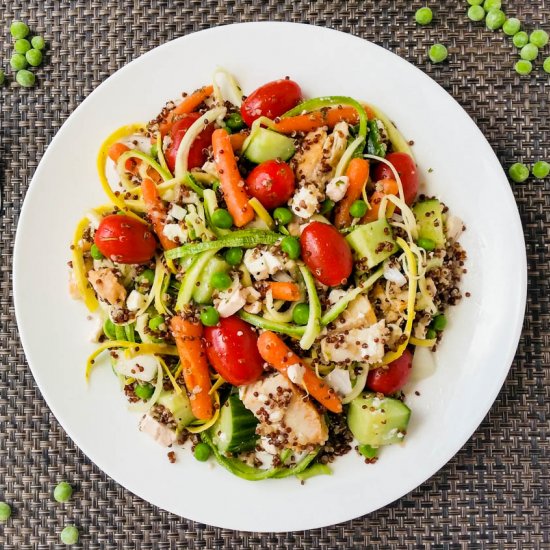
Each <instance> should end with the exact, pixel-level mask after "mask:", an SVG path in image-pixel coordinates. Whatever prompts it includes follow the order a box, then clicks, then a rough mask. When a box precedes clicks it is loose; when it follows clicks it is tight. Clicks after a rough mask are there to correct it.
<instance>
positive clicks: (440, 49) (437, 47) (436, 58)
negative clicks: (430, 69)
mask: <svg viewBox="0 0 550 550" xmlns="http://www.w3.org/2000/svg"><path fill="white" fill-rule="evenodd" d="M428 55H429V57H430V60H431V61H432V63H441V62H442V61H445V59H447V55H448V51H447V48H446V47H445V46H444V45H443V44H434V45H433V46H432V47H431V48H430V50H429V52H428Z"/></svg>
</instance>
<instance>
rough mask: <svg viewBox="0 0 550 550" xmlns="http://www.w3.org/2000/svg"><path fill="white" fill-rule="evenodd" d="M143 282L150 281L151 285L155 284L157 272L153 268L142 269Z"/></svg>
mask: <svg viewBox="0 0 550 550" xmlns="http://www.w3.org/2000/svg"><path fill="white" fill-rule="evenodd" d="M139 279H140V282H141V283H144V282H146V283H149V284H150V285H152V284H153V281H154V280H155V272H154V271H153V270H152V269H146V270H145V271H142V272H141V274H140V276H139Z"/></svg>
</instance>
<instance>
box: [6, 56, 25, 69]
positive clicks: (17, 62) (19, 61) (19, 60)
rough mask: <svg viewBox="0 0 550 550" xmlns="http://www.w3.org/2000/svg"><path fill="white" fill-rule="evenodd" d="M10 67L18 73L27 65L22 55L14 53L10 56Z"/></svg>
mask: <svg viewBox="0 0 550 550" xmlns="http://www.w3.org/2000/svg"><path fill="white" fill-rule="evenodd" d="M10 65H11V68H12V69H13V70H14V71H20V70H21V69H24V68H25V67H26V66H27V65H28V63H27V58H26V57H25V56H24V55H23V54H22V53H14V54H13V55H12V56H11V59H10Z"/></svg>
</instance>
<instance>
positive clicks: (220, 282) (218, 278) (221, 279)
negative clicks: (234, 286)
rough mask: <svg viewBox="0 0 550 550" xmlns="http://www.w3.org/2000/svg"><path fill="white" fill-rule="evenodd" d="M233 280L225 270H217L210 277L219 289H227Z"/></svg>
mask: <svg viewBox="0 0 550 550" xmlns="http://www.w3.org/2000/svg"><path fill="white" fill-rule="evenodd" d="M232 282H233V281H232V280H231V277H230V276H229V275H228V274H227V273H224V272H223V271H217V272H216V273H213V274H212V277H210V284H211V285H212V286H213V287H214V288H216V289H218V290H227V289H228V288H229V287H230V286H231V283H232Z"/></svg>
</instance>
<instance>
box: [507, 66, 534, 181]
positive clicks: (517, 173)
mask: <svg viewBox="0 0 550 550" xmlns="http://www.w3.org/2000/svg"><path fill="white" fill-rule="evenodd" d="M518 63H519V62H518ZM516 65H517V63H516ZM508 175H509V176H510V178H511V179H512V180H513V181H515V182H516V183H521V182H523V181H525V180H526V179H527V178H528V177H529V168H527V166H525V164H522V163H521V162H515V163H514V164H512V166H510V168H509V169H508Z"/></svg>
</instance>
